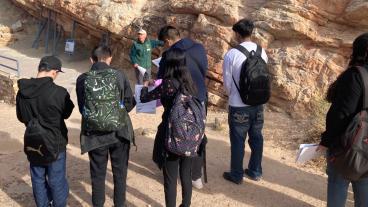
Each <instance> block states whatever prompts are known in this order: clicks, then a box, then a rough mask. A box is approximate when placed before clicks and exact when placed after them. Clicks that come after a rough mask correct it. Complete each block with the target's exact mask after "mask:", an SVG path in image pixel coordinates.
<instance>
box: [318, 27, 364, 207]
mask: <svg viewBox="0 0 368 207" xmlns="http://www.w3.org/2000/svg"><path fill="white" fill-rule="evenodd" d="M356 66H363V67H365V68H366V69H367V70H368V33H365V34H362V35H360V36H359V37H357V38H356V39H355V40H354V43H353V53H352V55H351V60H350V63H349V66H348V69H347V70H345V71H344V72H343V73H342V74H341V75H340V76H339V77H338V78H337V80H336V81H335V82H334V83H333V84H332V85H331V86H330V88H329V90H328V93H327V100H328V101H329V102H330V103H331V107H330V109H329V111H328V113H327V117H326V131H325V132H323V134H322V138H321V142H320V146H319V147H318V149H317V150H319V151H325V150H327V149H333V148H336V147H339V140H338V137H339V135H340V134H342V133H343V132H344V131H345V129H346V127H347V126H348V124H349V122H350V121H351V120H352V118H353V117H354V116H355V115H356V114H357V113H358V112H360V111H361V110H362V107H363V103H362V102H363V100H362V98H363V89H364V85H363V80H362V78H361V76H360V73H359V71H358V70H357V68H356ZM327 175H328V188H327V206H328V207H343V206H345V203H346V199H347V195H348V188H349V184H350V182H351V183H352V185H353V191H354V200H355V206H357V207H358V206H359V207H360V206H368V178H362V179H360V180H358V181H349V180H346V179H344V178H343V176H342V175H341V174H339V172H337V171H336V169H334V167H333V166H332V165H331V163H330V160H328V163H327Z"/></svg>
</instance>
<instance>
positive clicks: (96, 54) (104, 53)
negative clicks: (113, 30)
mask: <svg viewBox="0 0 368 207" xmlns="http://www.w3.org/2000/svg"><path fill="white" fill-rule="evenodd" d="M111 56H112V52H111V49H110V48H109V47H108V46H96V47H95V48H93V50H92V53H91V58H92V60H93V61H94V62H98V61H101V60H103V59H106V58H109V57H111Z"/></svg>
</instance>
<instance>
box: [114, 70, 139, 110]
mask: <svg viewBox="0 0 368 207" xmlns="http://www.w3.org/2000/svg"><path fill="white" fill-rule="evenodd" d="M118 80H119V87H120V94H121V101H122V102H123V103H124V107H125V109H126V110H127V111H128V112H130V111H131V110H132V109H133V108H134V107H135V105H136V101H135V99H134V95H133V92H132V88H131V87H130V83H129V80H128V79H127V78H126V77H125V75H124V73H123V72H122V71H120V70H118Z"/></svg>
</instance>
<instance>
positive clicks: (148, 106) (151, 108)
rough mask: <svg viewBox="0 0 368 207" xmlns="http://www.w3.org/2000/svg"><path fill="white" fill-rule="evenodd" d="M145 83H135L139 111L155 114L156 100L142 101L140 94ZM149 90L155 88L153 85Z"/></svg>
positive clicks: (137, 110) (137, 109)
mask: <svg viewBox="0 0 368 207" xmlns="http://www.w3.org/2000/svg"><path fill="white" fill-rule="evenodd" d="M142 88H143V85H135V101H136V102H137V105H136V106H135V108H136V112H137V113H147V114H155V113H156V103H157V101H156V100H153V101H150V102H147V103H142V102H141V99H140V96H141V90H142ZM149 90H153V87H151V88H149Z"/></svg>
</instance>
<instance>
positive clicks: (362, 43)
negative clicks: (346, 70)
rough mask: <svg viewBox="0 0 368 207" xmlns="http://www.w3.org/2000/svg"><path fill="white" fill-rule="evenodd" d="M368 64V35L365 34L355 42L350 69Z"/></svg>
mask: <svg viewBox="0 0 368 207" xmlns="http://www.w3.org/2000/svg"><path fill="white" fill-rule="evenodd" d="M366 64H368V33H364V34H362V35H360V36H359V37H357V38H356V39H355V40H354V42H353V53H352V54H351V57H350V62H349V67H352V66H363V65H366Z"/></svg>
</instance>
